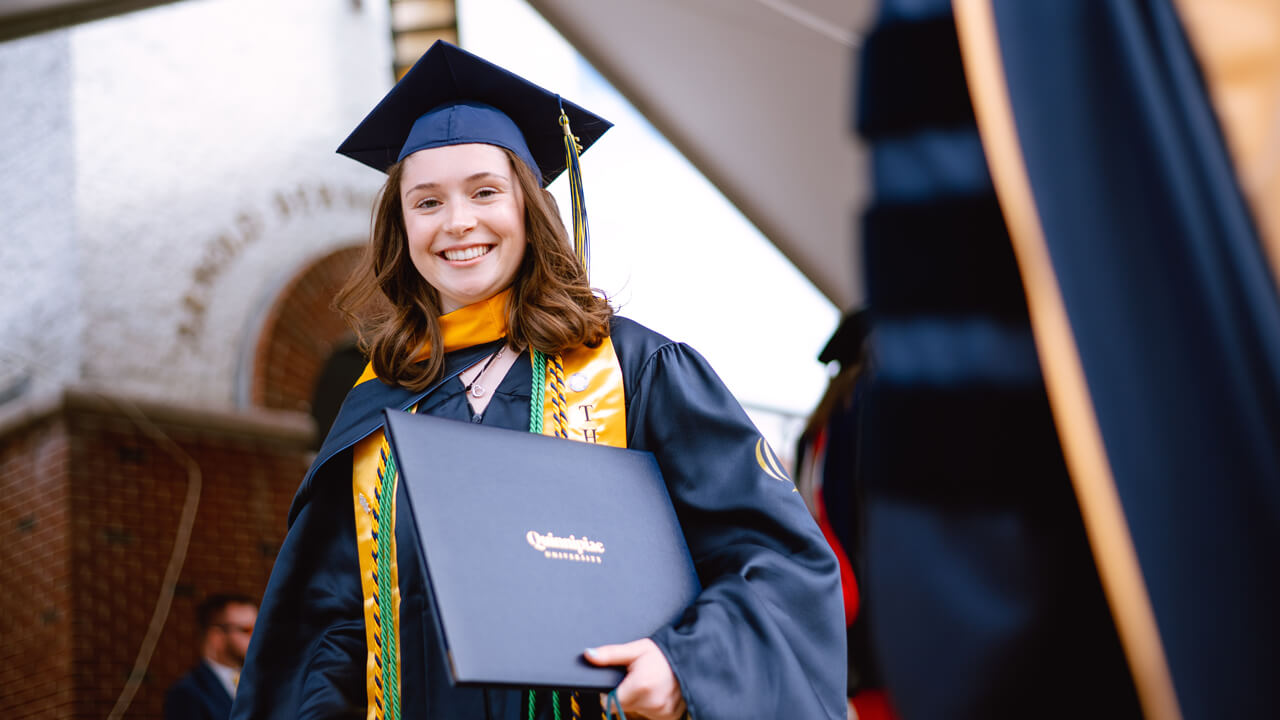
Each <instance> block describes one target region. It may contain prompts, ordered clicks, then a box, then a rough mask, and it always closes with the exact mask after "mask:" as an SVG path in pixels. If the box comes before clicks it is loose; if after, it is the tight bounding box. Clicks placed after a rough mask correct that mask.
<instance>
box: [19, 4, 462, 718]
mask: <svg viewBox="0 0 1280 720" xmlns="http://www.w3.org/2000/svg"><path fill="white" fill-rule="evenodd" d="M110 4H111V3H100V5H110ZM153 4H154V3H153ZM435 4H436V5H440V3H435ZM121 5H122V6H127V5H129V4H128V3H122V4H121ZM136 5H137V4H136V3H135V4H134V6H136ZM445 5H449V6H451V3H445ZM125 9H128V8H125ZM439 17H440V16H437V20H438V19H439ZM446 19H447V18H446ZM0 22H3V19H2V18H0ZM391 23H392V18H391V8H390V6H389V4H388V3H386V2H329V3H316V2H314V1H313V0H188V1H186V2H173V3H168V4H161V5H160V6H158V7H154V8H151V9H147V10H141V11H138V12H127V13H126V12H121V13H120V14H117V15H116V16H113V17H106V18H102V19H97V20H94V21H92V22H83V23H80V24H74V25H70V26H67V27H60V28H52V29H46V30H44V31H42V32H36V33H33V34H32V33H28V34H26V35H23V36H22V37H16V38H9V37H7V36H6V35H5V33H0V37H3V38H5V39H3V40H0V96H3V97H4V98H5V102H4V105H3V108H0V217H2V218H3V219H4V222H3V223H2V224H0V297H3V299H4V301H3V303H0V584H3V586H4V588H5V590H4V592H3V593H0V717H3V718H6V719H8V718H103V717H108V716H111V715H112V713H113V709H116V711H117V715H119V712H118V711H119V710H120V709H123V708H125V707H126V706H127V710H125V711H124V712H123V714H122V715H120V716H123V717H128V718H158V717H160V714H161V707H162V703H163V696H164V691H165V689H166V688H167V687H168V686H169V685H170V684H172V683H173V682H174V681H175V680H176V679H177V678H178V677H180V676H181V675H182V674H183V673H185V672H186V671H187V670H188V669H189V668H190V667H191V666H192V665H193V664H194V663H195V662H196V660H197V656H198V645H199V638H198V629H197V627H196V622H195V615H194V610H195V606H196V605H197V604H198V603H199V602H200V601H201V600H202V599H204V598H205V597H206V596H207V595H209V594H210V593H214V592H239V593H244V594H246V595H249V596H252V597H258V596H260V595H261V593H262V591H263V589H264V587H265V584H266V580H267V577H268V575H269V573H270V570H271V566H272V563H273V561H274V558H275V554H276V552H277V550H278V548H279V545H280V542H281V541H282V540H283V538H284V534H285V530H286V528H285V517H286V512H287V509H288V506H289V502H290V500H291V499H292V496H293V493H294V491H295V489H296V488H297V485H298V482H299V480H300V479H301V476H302V474H303V472H304V471H305V469H306V467H307V464H308V463H309V461H310V458H311V455H312V453H313V452H314V448H315V446H316V444H317V436H318V434H319V433H320V432H322V431H323V427H321V426H324V425H325V424H326V423H327V422H328V420H329V418H331V417H332V414H333V413H334V412H335V411H336V405H335V403H336V400H335V399H334V398H331V397H326V396H323V395H322V396H319V397H318V396H317V395H316V388H317V386H318V385H321V384H323V383H320V382H319V381H320V379H321V378H322V377H326V378H335V377H337V378H343V377H345V375H349V374H350V373H351V372H352V366H353V365H354V364H356V363H358V362H359V359H358V355H355V354H354V353H353V352H352V350H351V347H352V337H351V335H350V333H349V332H348V330H347V329H346V328H345V326H344V325H343V324H342V322H341V320H340V319H339V318H338V317H337V316H336V314H335V313H334V312H333V311H332V310H331V309H330V302H331V298H332V296H333V291H334V290H335V289H336V287H337V286H338V284H339V283H341V281H342V280H343V279H344V278H345V275H346V273H347V270H348V268H349V267H350V265H351V263H352V261H353V259H354V257H355V253H356V252H357V250H356V248H357V246H358V245H359V244H360V243H361V242H362V241H363V239H364V238H365V237H366V234H367V230H368V223H369V208H370V204H371V201H372V196H373V193H374V191H375V190H376V189H377V187H378V185H379V184H380V182H381V175H379V174H378V173H375V172H373V171H371V170H368V169H366V168H362V167H360V166H358V165H357V164H356V163H352V162H350V161H348V160H345V159H343V158H339V157H337V156H335V155H333V152H332V151H333V148H334V147H335V146H336V145H337V143H338V142H339V141H340V140H341V138H342V137H344V136H345V133H346V131H347V130H349V126H350V124H351V122H352V119H353V118H358V117H360V116H362V114H363V112H364V111H365V110H367V108H368V107H370V106H371V105H372V103H373V102H375V101H376V100H377V98H378V97H380V96H381V95H382V93H383V92H385V90H386V88H387V87H389V86H390V84H391V82H392V81H393V79H394V76H393V70H392V69H393V67H394V62H393V60H394V57H393V56H394V54H395V53H394V38H393V36H392V34H391V32H390V31H389V29H390V27H391ZM355 372H358V369H357V370H356V371H355ZM344 382H346V380H342V379H340V380H338V381H336V384H335V383H334V382H330V383H329V385H331V386H339V387H340V386H341V385H342V383H344ZM338 399H340V398H338ZM148 653H150V655H149V658H148ZM140 656H141V657H143V658H144V660H148V661H147V662H145V663H143V664H142V665H143V666H145V672H144V673H141V674H135V673H134V667H135V664H136V663H137V661H138V658H139V657H140ZM131 678H132V680H131Z"/></svg>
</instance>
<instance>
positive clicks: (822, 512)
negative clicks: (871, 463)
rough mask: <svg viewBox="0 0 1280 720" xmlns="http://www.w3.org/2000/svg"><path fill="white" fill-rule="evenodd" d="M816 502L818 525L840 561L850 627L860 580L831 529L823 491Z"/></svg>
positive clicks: (856, 613) (846, 624)
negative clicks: (856, 577)
mask: <svg viewBox="0 0 1280 720" xmlns="http://www.w3.org/2000/svg"><path fill="white" fill-rule="evenodd" d="M814 503H815V504H816V505H817V508H818V527H819V528H820V529H821V530H822V536H823V537H825V538H826V539H827V544H828V545H830V546H831V549H832V550H834V551H835V553H836V560H838V561H839V562H840V587H841V590H842V593H843V595H844V626H845V627H849V626H850V625H852V624H853V619H854V618H855V617H857V616H858V581H857V579H855V578H854V577H853V567H852V566H851V565H850V564H849V556H848V555H847V554H845V551H844V547H843V546H841V545H840V541H839V540H838V539H837V538H836V533H835V531H834V530H832V529H831V521H830V520H828V519H827V506H826V505H825V504H823V502H822V493H818V494H817V497H815V498H814Z"/></svg>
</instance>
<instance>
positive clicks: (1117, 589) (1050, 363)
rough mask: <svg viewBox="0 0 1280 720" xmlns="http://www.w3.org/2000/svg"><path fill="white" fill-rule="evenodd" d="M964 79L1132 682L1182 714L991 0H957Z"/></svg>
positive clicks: (1146, 709) (1148, 698) (1155, 706)
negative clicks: (1041, 209) (1052, 253)
mask: <svg viewBox="0 0 1280 720" xmlns="http://www.w3.org/2000/svg"><path fill="white" fill-rule="evenodd" d="M952 5H953V7H954V9H955V18H956V28H957V30H958V32H959V38H960V50H961V55H962V57H963V58H964V71H965V78H966V79H967V80H968V83H969V87H970V89H971V93H972V95H973V108H974V113H975V114H976V116H977V120H978V131H979V134H980V136H981V138H982V145H983V147H984V148H985V149H986V154H987V164H988V165H989V166H990V169H991V178H992V180H993V181H994V183H995V188H996V195H997V197H998V198H999V200H1000V207H1001V208H1002V209H1003V211H1004V216H1005V222H1006V223H1007V224H1008V226H1009V236H1010V238H1011V240H1012V243H1013V250H1014V256H1015V257H1016V258H1017V261H1018V267H1019V269H1020V271H1021V274H1022V281H1023V286H1024V288H1025V291H1026V295H1027V307H1028V310H1029V311H1030V314H1031V329H1032V333H1033V335H1034V337H1035V341H1036V349H1037V352H1038V353H1039V356H1040V362H1041V366H1042V367H1043V372H1044V376H1045V387H1046V389H1047V391H1048V394H1049V404H1050V407H1051V409H1052V410H1053V416H1054V420H1055V422H1056V424H1057V426H1058V433H1059V436H1060V439H1061V441H1062V451H1063V455H1064V456H1065V458H1066V461H1067V468H1068V470H1069V471H1070V475H1071V481H1072V484H1073V485H1074V486H1075V491H1076V496H1077V498H1078V500H1079V502H1080V510H1081V514H1082V515H1083V517H1084V524H1085V530H1086V532H1087V534H1088V536H1089V541H1090V544H1091V545H1092V547H1093V555H1094V559H1095V561H1096V562H1097V565H1098V574H1099V577H1100V578H1101V580H1102V586H1103V588H1104V590H1105V592H1106V595H1107V598H1108V600H1109V601H1110V604H1111V612H1112V614H1113V615H1114V617H1115V621H1116V628H1117V630H1118V632H1119V634H1120V641H1121V643H1122V645H1123V646H1124V649H1125V653H1126V655H1127V656H1128V660H1129V666H1130V670H1131V671H1132V672H1133V676H1134V684H1135V686H1136V687H1137V690H1138V697H1139V699H1140V700H1141V703H1142V709H1143V714H1144V715H1145V716H1146V717H1149V718H1161V719H1162V720H1178V719H1179V718H1181V717H1182V712H1181V710H1180V708H1179V707H1178V698H1177V694H1176V693H1175V692H1174V688H1173V679H1172V676H1171V675H1170V672H1169V666H1168V662H1167V660H1166V659H1165V654H1164V647H1163V643H1162V641H1161V639H1160V632H1159V628H1158V627H1157V625H1156V619H1155V613H1154V611H1153V610H1152V607H1151V598H1150V596H1149V595H1148V593H1147V587H1146V583H1145V582H1144V580H1143V577H1142V568H1141V566H1140V564H1139V562H1138V554H1137V551H1136V549H1135V548H1134V545H1133V537H1132V536H1131V535H1130V533H1129V525H1128V521H1127V520H1126V519H1125V515H1124V508H1123V506H1122V505H1121V503H1120V496H1119V494H1118V492H1117V491H1116V486H1115V478H1114V477H1113V475H1112V472H1111V465H1110V462H1109V461H1108V459H1107V455H1106V450H1105V448H1104V445H1103V442H1102V431H1101V429H1100V428H1099V427H1098V419H1097V416H1096V415H1095V414H1094V409H1093V401H1092V399H1091V398H1090V396H1089V387H1088V384H1087V383H1086V381H1085V376H1084V368H1083V367H1082V365H1081V361H1080V355H1079V351H1078V349H1077V348H1076V344H1075V336H1074V335H1073V334H1072V330H1071V324H1070V321H1069V319H1068V317H1067V311H1066V306H1065V304H1064V302H1063V299H1062V295H1061V291H1060V290H1059V287H1058V278H1057V276H1056V275H1055V274H1054V270H1053V264H1052V262H1051V261H1050V259H1049V249H1048V245H1047V243H1046V241H1045V236H1044V228H1043V227H1042V226H1041V224H1040V217H1039V213H1038V211H1037V210H1036V206H1035V198H1034V195H1033V194H1032V191H1031V181H1030V179H1029V178H1028V176H1027V171H1026V165H1025V161H1024V159H1023V156H1022V147H1021V145H1020V144H1019V141H1018V135H1017V126H1016V124H1015V123H1014V116H1013V105H1012V102H1011V100H1010V98H1009V95H1008V86H1007V84H1006V81H1005V74H1004V65H1003V60H1002V58H1001V55H1000V46H999V40H998V36H997V33H996V23H995V10H994V8H993V7H992V0H952Z"/></svg>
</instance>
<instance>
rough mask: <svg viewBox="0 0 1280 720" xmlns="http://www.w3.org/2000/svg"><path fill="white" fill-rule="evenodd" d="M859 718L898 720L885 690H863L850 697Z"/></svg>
mask: <svg viewBox="0 0 1280 720" xmlns="http://www.w3.org/2000/svg"><path fill="white" fill-rule="evenodd" d="M849 704H850V705H852V706H853V711H854V713H856V717H857V718H858V720H898V715H897V714H896V713H895V712H894V711H893V708H892V707H890V705H889V696H888V695H885V694H884V691H883V690H863V691H862V692H860V693H858V694H857V695H855V696H853V697H851V698H849Z"/></svg>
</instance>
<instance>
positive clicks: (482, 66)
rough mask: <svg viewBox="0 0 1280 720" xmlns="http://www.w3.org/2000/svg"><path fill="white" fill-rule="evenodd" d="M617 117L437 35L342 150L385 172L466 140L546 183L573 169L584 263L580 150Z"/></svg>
mask: <svg viewBox="0 0 1280 720" xmlns="http://www.w3.org/2000/svg"><path fill="white" fill-rule="evenodd" d="M610 127H613V124H612V123H610V122H609V121H608V120H605V119H604V118H602V117H600V116H599V115H596V114H594V113H592V112H589V111H587V110H585V109H583V108H581V107H579V106H578V105H575V104H574V103H571V102H569V101H568V100H565V99H563V98H561V97H560V96H559V95H557V94H556V93H553V92H549V91H547V90H544V89H543V88H541V87H538V86H537V85H534V84H533V83H531V82H529V81H528V80H525V79H524V78H522V77H520V76H518V75H515V74H513V73H511V72H509V71H507V70H505V69H503V68H501V67H498V66H497V65H494V64H493V63H491V62H489V61H487V60H485V59H483V58H481V57H478V56H476V55H473V54H471V53H469V52H467V51H466V50H463V49H462V48H459V47H457V46H456V45H452V44H450V43H447V42H445V41H443V40H437V41H436V42H435V44H433V45H432V46H431V47H430V49H428V50H427V52H426V53H425V54H424V55H423V56H422V57H421V58H420V59H419V60H418V62H417V63H415V64H414V66H413V67H412V68H411V69H410V70H409V72H408V73H405V76H404V77H403V78H401V79H400V82H398V83H396V85H395V87H393V88H391V91H390V92H388V93H387V95H386V97H384V98H382V101H381V102H379V103H378V105H377V107H375V108H374V109H373V111H372V112H370V113H369V115H368V116H367V117H365V119H364V120H362V121H361V122H360V124H359V125H357V126H356V129H355V130H353V131H352V132H351V134H350V135H349V136H347V139H346V140H344V141H343V142H342V145H340V146H339V147H338V152H339V153H341V154H343V155H346V156H347V157H350V158H352V159H354V160H358V161H360V162H362V163H364V164H365V165H368V166H369V167H371V168H374V169H375V170H381V171H382V172H386V171H387V168H389V167H391V165H393V164H395V163H396V162H399V161H400V160H403V159H404V158H405V157H407V156H408V155H410V154H412V153H415V152H417V151H419V150H425V149H427V148H433V147H442V146H445V145H461V144H464V143H485V144H489V145H497V146H498V147H503V148H506V149H508V150H510V151H512V152H514V153H515V154H516V155H517V156H518V157H520V159H521V160H523V161H524V162H525V163H526V164H527V165H528V166H529V167H530V169H532V170H533V172H534V174H535V175H537V176H539V177H541V178H542V186H543V187H546V186H547V185H549V184H550V183H551V181H552V180H554V179H556V178H557V177H558V176H559V175H560V173H562V172H564V171H565V170H566V169H567V170H569V182H570V194H571V197H572V204H573V221H574V222H573V224H574V248H575V250H576V251H577V253H578V259H579V261H580V262H582V263H583V266H584V267H585V266H586V264H587V252H586V248H587V231H586V204H585V202H584V200H583V195H582V176H581V170H580V168H579V167H578V154H579V153H581V152H584V151H585V150H586V149H587V148H588V147H590V146H591V144H592V143H594V142H595V141H596V140H597V139H599V138H600V136H601V135H603V134H604V133H605V131H606V130H608V129H609V128H610Z"/></svg>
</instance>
